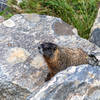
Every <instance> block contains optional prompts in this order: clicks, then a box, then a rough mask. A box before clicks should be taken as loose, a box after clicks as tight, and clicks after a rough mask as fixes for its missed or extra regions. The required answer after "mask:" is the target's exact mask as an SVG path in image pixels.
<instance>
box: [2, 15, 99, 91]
mask: <svg viewBox="0 0 100 100" xmlns="http://www.w3.org/2000/svg"><path fill="white" fill-rule="evenodd" d="M44 41H49V42H53V43H56V44H58V45H60V46H65V47H70V48H82V49H83V50H84V51H86V52H87V53H88V54H90V53H93V54H94V55H95V56H96V57H97V58H98V59H99V60H100V48H99V47H97V46H96V45H95V44H92V43H91V42H89V41H88V40H86V39H82V38H80V37H79V36H78V34H77V30H76V29H75V28H73V27H72V26H70V25H68V24H67V23H65V22H63V21H62V20H61V19H60V18H56V17H51V16H46V15H37V14H17V15H14V16H13V17H11V18H10V19H8V20H6V21H4V22H2V23H0V55H1V56H0V80H2V79H4V80H5V81H10V82H11V83H14V84H17V85H18V86H20V87H22V88H26V89H27V90H29V91H30V92H32V91H34V90H36V89H38V88H39V87H40V86H42V85H43V84H44V80H45V78H46V76H47V73H48V68H47V65H46V63H45V61H44V59H43V58H42V56H41V55H40V54H39V52H38V49H37V47H38V45H39V44H40V43H42V42H44Z"/></svg>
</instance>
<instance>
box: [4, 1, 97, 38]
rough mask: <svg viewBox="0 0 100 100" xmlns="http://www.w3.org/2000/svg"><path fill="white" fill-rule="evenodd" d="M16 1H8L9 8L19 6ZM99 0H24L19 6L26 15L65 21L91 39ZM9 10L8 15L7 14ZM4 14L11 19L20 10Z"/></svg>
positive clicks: (80, 33)
mask: <svg viewBox="0 0 100 100" xmlns="http://www.w3.org/2000/svg"><path fill="white" fill-rule="evenodd" d="M13 1H14V0H8V4H9V6H11V5H12V4H13V5H17V3H16V2H13ZM98 2H99V0H23V2H22V3H20V4H19V5H17V6H18V7H19V8H21V9H22V10H23V12H25V13H38V14H46V15H51V16H56V17H60V18H61V19H62V20H63V21H65V22H67V23H68V24H71V25H73V26H74V27H76V28H77V29H78V33H79V35H80V36H81V37H83V38H87V39H88V38H89V33H90V29H91V27H92V25H93V22H94V20H95V18H96V14H97V9H98V7H97V3H98ZM7 10H9V13H8V15H7V14H6V15H5V12H7ZM7 10H6V11H3V12H2V15H5V17H7V18H8V17H10V16H12V15H13V14H14V13H19V12H18V10H14V11H13V10H12V9H10V8H9V9H7Z"/></svg>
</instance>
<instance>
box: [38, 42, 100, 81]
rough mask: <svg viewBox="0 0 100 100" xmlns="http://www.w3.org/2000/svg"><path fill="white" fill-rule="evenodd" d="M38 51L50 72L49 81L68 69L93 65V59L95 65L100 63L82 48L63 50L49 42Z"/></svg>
mask: <svg viewBox="0 0 100 100" xmlns="http://www.w3.org/2000/svg"><path fill="white" fill-rule="evenodd" d="M38 49H39V52H40V53H41V54H42V55H43V57H44V59H45V61H46V63H47V65H48V69H49V72H50V73H49V74H48V76H47V79H46V80H49V79H50V78H51V77H53V76H54V75H55V74H56V73H58V72H59V71H61V70H64V69H66V68H67V67H70V66H77V65H81V64H91V63H90V60H91V58H94V61H93V64H95V65H96V64H97V63H98V60H97V59H96V57H95V56H94V55H93V56H89V55H88V54H87V53H86V52H84V51H83V50H82V49H80V48H76V49H72V48H63V47H60V46H58V45H56V44H54V43H50V42H49V43H43V44H41V45H40V46H39V47H38ZM92 60H93V59H92Z"/></svg>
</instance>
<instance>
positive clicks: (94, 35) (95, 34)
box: [89, 8, 100, 47]
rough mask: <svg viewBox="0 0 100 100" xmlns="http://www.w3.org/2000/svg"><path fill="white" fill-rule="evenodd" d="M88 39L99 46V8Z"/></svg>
mask: <svg viewBox="0 0 100 100" xmlns="http://www.w3.org/2000/svg"><path fill="white" fill-rule="evenodd" d="M89 40H90V41H91V42H93V43H95V44H96V45H97V46H99V47H100V8H99V10H98V14H97V17H96V19H95V22H94V25H93V27H92V29H91V34H90V39H89Z"/></svg>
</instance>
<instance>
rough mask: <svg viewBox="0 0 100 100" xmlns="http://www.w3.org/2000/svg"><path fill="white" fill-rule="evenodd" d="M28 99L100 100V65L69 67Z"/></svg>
mask: <svg viewBox="0 0 100 100" xmlns="http://www.w3.org/2000/svg"><path fill="white" fill-rule="evenodd" d="M27 100H100V67H99V66H94V67H93V66H90V65H80V66H77V67H75V66H72V67H69V68H67V69H66V70H64V71H62V72H60V73H58V74H57V75H56V76H55V77H54V78H52V79H51V81H49V82H48V83H46V84H45V85H44V86H43V87H42V88H41V89H40V90H38V91H37V93H36V94H31V95H30V96H29V97H28V98H27Z"/></svg>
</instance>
